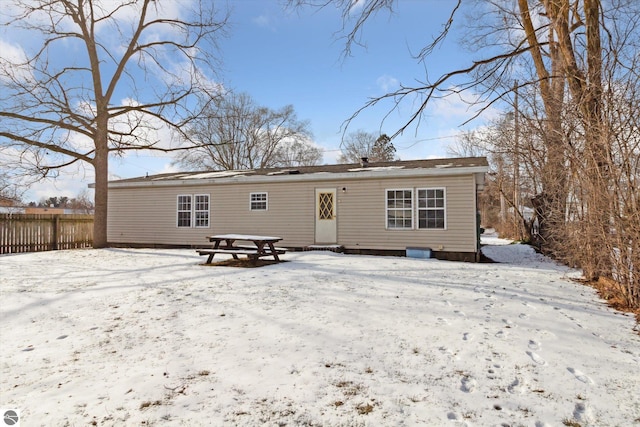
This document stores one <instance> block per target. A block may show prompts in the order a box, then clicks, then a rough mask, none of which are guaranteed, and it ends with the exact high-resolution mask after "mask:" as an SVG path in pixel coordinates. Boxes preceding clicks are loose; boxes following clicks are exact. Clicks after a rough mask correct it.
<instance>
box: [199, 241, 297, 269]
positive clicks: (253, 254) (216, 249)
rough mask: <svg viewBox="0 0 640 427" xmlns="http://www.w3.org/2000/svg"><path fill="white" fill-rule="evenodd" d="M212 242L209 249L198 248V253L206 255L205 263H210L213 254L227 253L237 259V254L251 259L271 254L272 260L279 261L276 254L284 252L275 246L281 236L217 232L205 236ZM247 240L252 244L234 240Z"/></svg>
mask: <svg viewBox="0 0 640 427" xmlns="http://www.w3.org/2000/svg"><path fill="white" fill-rule="evenodd" d="M207 239H209V241H210V242H212V243H213V248H211V249H198V254H200V255H208V256H209V257H208V258H207V264H211V261H212V260H213V257H214V256H215V254H228V255H231V256H233V258H234V259H238V255H246V256H247V257H249V258H250V259H252V260H253V261H255V260H257V259H258V258H262V257H268V256H272V257H273V259H274V260H276V261H280V257H278V255H281V254H284V253H285V252H286V249H284V248H276V247H275V246H274V244H275V243H277V242H279V241H280V240H282V237H274V236H257V235H251V234H218V235H215V236H207ZM237 241H240V242H247V243H249V242H250V243H252V245H246V244H245V245H242V244H240V245H237V244H236V242H237Z"/></svg>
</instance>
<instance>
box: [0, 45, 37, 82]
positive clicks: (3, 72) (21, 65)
mask: <svg viewBox="0 0 640 427" xmlns="http://www.w3.org/2000/svg"><path fill="white" fill-rule="evenodd" d="M0 52H2V56H0V82H10V81H12V80H13V81H18V82H29V81H33V80H34V78H33V74H32V73H31V67H29V66H28V65H27V64H26V62H27V55H26V54H25V52H24V50H23V49H22V47H21V46H19V45H17V44H12V43H10V42H8V41H6V40H3V39H0Z"/></svg>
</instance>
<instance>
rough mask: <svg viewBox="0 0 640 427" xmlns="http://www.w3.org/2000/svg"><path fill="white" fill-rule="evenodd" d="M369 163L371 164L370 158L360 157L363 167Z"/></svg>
mask: <svg viewBox="0 0 640 427" xmlns="http://www.w3.org/2000/svg"><path fill="white" fill-rule="evenodd" d="M368 165H369V158H368V157H360V166H362V167H363V168H366V167H367V166H368Z"/></svg>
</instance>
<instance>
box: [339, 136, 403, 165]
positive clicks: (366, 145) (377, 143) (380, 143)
mask: <svg viewBox="0 0 640 427" xmlns="http://www.w3.org/2000/svg"><path fill="white" fill-rule="evenodd" d="M395 153H396V149H395V147H394V146H393V143H391V139H390V138H389V137H388V136H387V135H386V134H382V135H377V134H375V133H371V132H365V131H363V130H359V131H356V132H352V133H350V134H348V135H347V136H346V138H345V140H344V141H343V143H342V154H340V156H339V157H338V161H339V162H340V163H358V162H360V160H361V159H362V158H363V157H366V158H368V159H369V160H370V161H372V162H387V161H393V160H396V155H395Z"/></svg>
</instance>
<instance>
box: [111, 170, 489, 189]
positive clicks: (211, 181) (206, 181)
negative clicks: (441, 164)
mask: <svg viewBox="0 0 640 427" xmlns="http://www.w3.org/2000/svg"><path fill="white" fill-rule="evenodd" d="M488 170H489V168H488V167H487V166H469V167H459V168H415V169H389V170H379V169H378V170H375V171H371V172H367V171H358V172H339V173H331V172H316V173H310V174H293V175H238V176H234V177H225V178H199V179H188V178H184V177H182V178H179V179H163V180H152V179H149V180H148V181H134V182H110V183H109V188H127V187H131V188H133V187H182V186H196V185H197V186H201V185H222V184H240V183H243V184H250V183H267V182H273V183H281V182H309V181H349V180H360V179H379V178H384V179H389V178H409V177H428V176H434V177H435V176H453V175H469V174H476V173H480V174H483V173H486V172H488Z"/></svg>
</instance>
